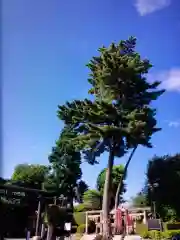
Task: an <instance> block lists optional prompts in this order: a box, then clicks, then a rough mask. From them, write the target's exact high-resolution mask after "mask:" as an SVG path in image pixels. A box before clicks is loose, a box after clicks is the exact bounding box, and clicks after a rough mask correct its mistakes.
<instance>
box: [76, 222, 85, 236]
mask: <svg viewBox="0 0 180 240" xmlns="http://www.w3.org/2000/svg"><path fill="white" fill-rule="evenodd" d="M85 231H86V224H81V225H79V226H78V228H77V233H81V234H83V233H85Z"/></svg>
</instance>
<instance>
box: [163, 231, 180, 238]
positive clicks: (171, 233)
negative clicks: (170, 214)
mask: <svg viewBox="0 0 180 240" xmlns="http://www.w3.org/2000/svg"><path fill="white" fill-rule="evenodd" d="M177 235H180V230H167V231H165V232H163V237H164V238H170V239H172V238H173V237H175V236H177Z"/></svg>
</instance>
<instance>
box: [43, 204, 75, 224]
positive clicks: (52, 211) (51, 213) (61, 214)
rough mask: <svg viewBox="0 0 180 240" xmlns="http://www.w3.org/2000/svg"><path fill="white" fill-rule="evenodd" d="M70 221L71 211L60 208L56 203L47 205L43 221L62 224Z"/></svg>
mask: <svg viewBox="0 0 180 240" xmlns="http://www.w3.org/2000/svg"><path fill="white" fill-rule="evenodd" d="M71 221H72V213H70V212H68V211H67V209H66V208H61V207H59V206H57V205H53V204H52V205H49V206H48V207H47V209H46V212H45V213H44V222H45V223H51V224H53V225H58V226H64V223H65V222H71Z"/></svg>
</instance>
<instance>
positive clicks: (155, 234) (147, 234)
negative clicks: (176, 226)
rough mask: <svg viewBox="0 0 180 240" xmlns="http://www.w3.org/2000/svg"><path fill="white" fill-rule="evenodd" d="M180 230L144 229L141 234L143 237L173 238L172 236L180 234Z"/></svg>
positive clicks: (158, 239)
mask: <svg viewBox="0 0 180 240" xmlns="http://www.w3.org/2000/svg"><path fill="white" fill-rule="evenodd" d="M179 234H180V230H166V231H164V232H160V231H155V230H152V231H144V232H142V233H141V234H140V236H141V237H142V238H143V239H157V240H161V239H172V237H174V236H176V235H179Z"/></svg>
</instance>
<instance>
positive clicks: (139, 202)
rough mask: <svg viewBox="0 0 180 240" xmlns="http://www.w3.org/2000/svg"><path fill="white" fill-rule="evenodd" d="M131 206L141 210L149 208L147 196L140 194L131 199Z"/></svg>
mask: <svg viewBox="0 0 180 240" xmlns="http://www.w3.org/2000/svg"><path fill="white" fill-rule="evenodd" d="M131 205H132V206H133V207H137V208H141V207H147V206H148V200H147V196H146V194H144V193H143V192H139V193H138V194H137V195H136V196H134V197H132V198H131Z"/></svg>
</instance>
